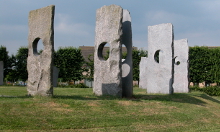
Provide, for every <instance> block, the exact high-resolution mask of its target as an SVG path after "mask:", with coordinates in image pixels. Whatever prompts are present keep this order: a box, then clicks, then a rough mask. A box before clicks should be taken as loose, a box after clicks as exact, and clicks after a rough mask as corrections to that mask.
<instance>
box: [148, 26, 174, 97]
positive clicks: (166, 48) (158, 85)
mask: <svg viewBox="0 0 220 132" xmlns="http://www.w3.org/2000/svg"><path fill="white" fill-rule="evenodd" d="M157 52H158V53H159V63H158V62H157V61H156V60H157V59H156V57H155V54H156V53H157ZM147 67H148V68H147V93H162V94H171V93H173V87H172V84H173V26H172V24H171V23H167V24H159V25H155V26H149V27H148V61H147Z"/></svg>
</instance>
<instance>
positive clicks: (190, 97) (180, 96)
mask: <svg viewBox="0 0 220 132" xmlns="http://www.w3.org/2000/svg"><path fill="white" fill-rule="evenodd" d="M0 98H34V97H32V96H27V95H24V96H7V95H0ZM49 98H50V97H49ZM51 98H54V99H73V100H122V101H123V100H125V101H128V100H131V101H143V100H154V101H165V102H178V103H189V104H196V105H205V104H206V102H204V101H202V100H201V99H200V98H202V99H205V100H208V101H212V102H215V103H218V104H220V101H219V100H217V99H214V98H212V97H211V96H209V95H207V94H203V93H197V94H188V93H175V94H171V95H162V94H160V95H159V94H134V95H133V97H132V98H119V97H115V96H110V95H103V96H95V95H92V94H91V95H90V94H88V95H54V96H52V97H51Z"/></svg>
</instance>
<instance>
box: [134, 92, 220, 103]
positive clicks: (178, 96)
mask: <svg viewBox="0 0 220 132" xmlns="http://www.w3.org/2000/svg"><path fill="white" fill-rule="evenodd" d="M198 97H199V98H203V99H206V100H209V101H212V102H215V103H219V104H220V101H219V100H217V99H214V98H212V97H210V96H208V95H207V94H203V93H200V94H196V95H192V94H187V93H174V94H171V95H152V94H151V95H147V94H146V95H145V94H137V95H134V98H135V99H134V101H141V100H156V101H172V102H179V103H189V104H196V105H204V104H206V102H204V101H202V100H201V99H199V98H198Z"/></svg>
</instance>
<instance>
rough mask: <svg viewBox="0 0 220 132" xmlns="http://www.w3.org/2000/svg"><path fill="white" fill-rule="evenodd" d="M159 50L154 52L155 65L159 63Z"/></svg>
mask: <svg viewBox="0 0 220 132" xmlns="http://www.w3.org/2000/svg"><path fill="white" fill-rule="evenodd" d="M159 56H160V50H157V51H156V52H155V54H154V60H155V61H156V62H157V63H159V62H160V59H159V58H160V57H159Z"/></svg>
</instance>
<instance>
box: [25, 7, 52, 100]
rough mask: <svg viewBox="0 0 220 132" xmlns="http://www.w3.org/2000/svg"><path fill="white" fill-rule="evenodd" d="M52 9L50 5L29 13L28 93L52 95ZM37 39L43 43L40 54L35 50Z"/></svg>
mask: <svg viewBox="0 0 220 132" xmlns="http://www.w3.org/2000/svg"><path fill="white" fill-rule="evenodd" d="M54 11H55V6H54V5H51V6H48V7H44V8H41V9H37V10H32V11H30V13H29V22H28V23H29V34H28V49H29V51H28V59H27V70H28V84H27V91H28V95H33V96H34V95H42V96H48V95H53V85H52V82H53V51H54V26H53V25H54ZM39 39H41V40H42V42H43V45H44V50H43V52H42V53H41V54H39V53H38V52H37V43H38V41H39Z"/></svg>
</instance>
